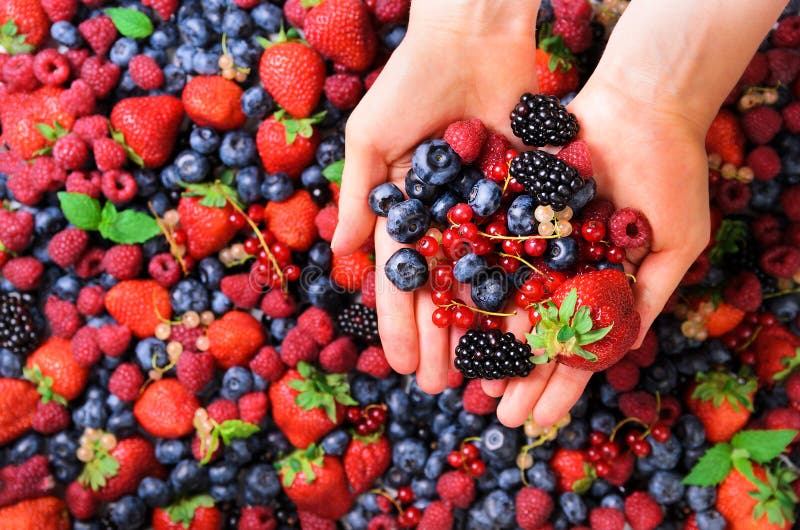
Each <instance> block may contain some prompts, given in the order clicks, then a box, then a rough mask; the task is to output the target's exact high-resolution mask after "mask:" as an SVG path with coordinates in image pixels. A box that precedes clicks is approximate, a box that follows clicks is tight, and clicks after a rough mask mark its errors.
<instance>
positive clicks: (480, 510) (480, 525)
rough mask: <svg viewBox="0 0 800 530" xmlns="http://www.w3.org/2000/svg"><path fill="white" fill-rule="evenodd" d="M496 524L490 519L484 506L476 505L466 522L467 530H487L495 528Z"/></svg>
mask: <svg viewBox="0 0 800 530" xmlns="http://www.w3.org/2000/svg"><path fill="white" fill-rule="evenodd" d="M494 527H495V524H494V523H493V522H492V520H491V519H490V518H489V515H488V514H487V513H486V510H485V509H484V507H483V504H479V505H474V506H473V507H472V508H470V510H469V514H468V515H467V521H466V530H483V529H485V528H494Z"/></svg>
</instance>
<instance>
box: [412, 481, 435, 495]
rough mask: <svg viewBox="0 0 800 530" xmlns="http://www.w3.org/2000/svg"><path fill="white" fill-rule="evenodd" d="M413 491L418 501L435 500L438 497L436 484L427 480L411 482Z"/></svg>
mask: <svg viewBox="0 0 800 530" xmlns="http://www.w3.org/2000/svg"><path fill="white" fill-rule="evenodd" d="M411 490H412V491H413V492H414V496H415V497H416V498H418V499H433V498H434V497H435V496H436V482H434V481H433V480H430V479H427V478H415V479H412V480H411Z"/></svg>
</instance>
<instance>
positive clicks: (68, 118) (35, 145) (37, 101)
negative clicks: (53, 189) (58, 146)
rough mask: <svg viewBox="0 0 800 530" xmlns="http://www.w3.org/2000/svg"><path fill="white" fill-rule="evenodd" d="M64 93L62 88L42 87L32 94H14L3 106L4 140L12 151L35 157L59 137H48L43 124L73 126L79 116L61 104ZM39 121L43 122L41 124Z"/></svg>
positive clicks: (66, 127)
mask: <svg viewBox="0 0 800 530" xmlns="http://www.w3.org/2000/svg"><path fill="white" fill-rule="evenodd" d="M63 92H64V89H63V88H59V87H42V88H40V89H38V90H36V91H34V92H31V93H15V94H10V95H9V96H7V98H6V99H5V102H4V104H2V105H0V122H2V123H3V135H2V137H1V138H2V140H3V142H5V143H6V144H8V147H9V148H10V150H11V152H12V153H14V154H15V155H17V156H19V157H21V158H24V159H25V160H28V159H31V158H33V154H34V153H35V152H37V151H39V150H40V149H44V148H46V147H49V146H52V144H53V141H54V140H55V137H54V136H53V137H51V138H52V139H48V138H45V136H44V135H43V134H42V133H41V131H40V130H39V129H40V128H41V127H42V125H45V126H47V127H49V128H53V129H54V128H55V124H56V122H58V124H59V125H60V126H61V127H62V128H63V129H64V130H66V131H68V130H70V129H71V128H72V125H73V124H74V123H75V117H74V116H72V115H71V114H70V113H68V112H67V111H66V110H65V109H64V108H63V107H62V106H61V104H60V102H59V100H60V96H61V94H62V93H63ZM37 124H42V125H40V126H39V127H37Z"/></svg>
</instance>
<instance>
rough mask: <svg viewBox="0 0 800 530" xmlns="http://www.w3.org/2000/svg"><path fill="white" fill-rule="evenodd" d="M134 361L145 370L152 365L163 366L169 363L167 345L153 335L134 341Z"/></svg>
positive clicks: (149, 368)
mask: <svg viewBox="0 0 800 530" xmlns="http://www.w3.org/2000/svg"><path fill="white" fill-rule="evenodd" d="M135 352H136V361H137V362H138V363H139V366H140V367H141V368H142V370H144V371H145V372H146V371H148V370H151V369H152V368H153V366H155V367H157V368H164V367H165V366H167V365H168V364H169V356H167V345H166V344H165V343H164V341H161V340H158V339H157V338H155V337H148V338H146V339H142V340H140V341H139V342H137V343H136V349H135Z"/></svg>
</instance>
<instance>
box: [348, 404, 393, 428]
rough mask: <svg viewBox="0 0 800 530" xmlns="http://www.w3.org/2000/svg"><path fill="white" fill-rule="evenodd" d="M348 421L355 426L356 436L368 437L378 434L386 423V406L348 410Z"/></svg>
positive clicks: (369, 406) (370, 406)
mask: <svg viewBox="0 0 800 530" xmlns="http://www.w3.org/2000/svg"><path fill="white" fill-rule="evenodd" d="M347 421H349V422H350V423H351V424H353V428H354V429H355V431H356V434H358V435H359V436H367V435H369V434H372V433H375V432H378V430H380V429H382V428H383V424H384V423H386V405H368V406H366V407H364V408H363V409H362V408H359V407H350V408H348V409H347Z"/></svg>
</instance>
